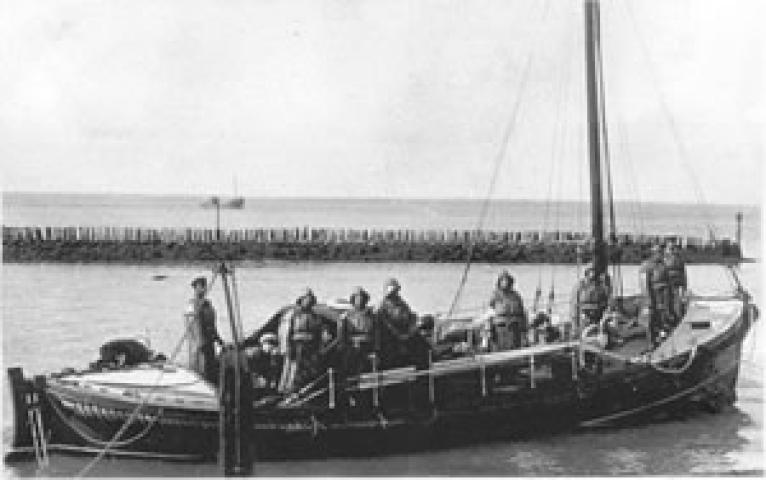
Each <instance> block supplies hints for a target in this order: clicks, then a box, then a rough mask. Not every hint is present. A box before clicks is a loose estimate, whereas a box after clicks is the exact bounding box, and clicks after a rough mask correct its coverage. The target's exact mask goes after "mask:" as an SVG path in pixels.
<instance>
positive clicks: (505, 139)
mask: <svg viewBox="0 0 766 480" xmlns="http://www.w3.org/2000/svg"><path fill="white" fill-rule="evenodd" d="M531 65H532V55H531V54H530V55H527V59H526V62H525V63H524V71H523V74H522V77H521V81H520V85H519V94H518V95H517V96H516V101H515V102H514V105H513V109H512V111H511V118H510V121H509V122H508V125H507V127H506V129H505V133H504V134H503V140H502V143H501V145H500V150H499V152H498V154H497V157H496V158H495V165H494V168H493V169H492V178H491V180H490V184H489V191H488V192H487V196H486V197H485V198H484V202H483V204H482V207H481V213H480V214H479V221H478V224H477V228H476V229H477V230H480V229H481V227H482V226H483V225H484V221H485V219H486V217H487V213H488V211H489V204H490V201H491V199H492V195H493V194H494V192H495V186H496V185H497V179H498V177H499V173H500V167H501V166H502V164H503V159H504V158H505V154H506V151H507V150H508V145H509V143H510V140H511V135H512V134H513V132H514V127H515V126H516V118H517V117H518V113H519V107H520V106H521V100H522V99H523V98H524V91H525V90H526V86H527V80H528V78H529V70H530V66H531ZM475 248H476V241H475V240H473V239H471V240H470V245H469V247H468V259H467V260H466V264H465V268H464V269H463V274H462V276H461V278H460V283H459V285H458V289H457V292H455V297H454V298H453V300H452V303H451V304H450V307H449V310H448V315H447V318H449V317H451V316H452V312H453V310H454V309H455V307H456V306H457V303H458V302H459V301H460V296H461V294H462V293H463V288H464V287H465V283H466V281H467V280H468V271H469V270H470V269H471V262H472V260H473V253H474V250H475Z"/></svg>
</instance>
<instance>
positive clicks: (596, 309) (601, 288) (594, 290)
mask: <svg viewBox="0 0 766 480" xmlns="http://www.w3.org/2000/svg"><path fill="white" fill-rule="evenodd" d="M573 299H574V301H575V304H574V305H573V312H574V318H573V320H574V322H575V324H576V325H577V327H578V329H581V328H582V327H584V326H586V325H594V324H596V325H597V324H599V323H600V322H601V318H602V316H603V315H604V311H605V310H606V307H607V303H608V301H609V290H608V289H607V287H606V286H605V285H604V284H603V282H602V281H601V280H600V279H599V278H598V277H597V276H596V271H595V270H594V269H593V267H588V268H586V269H585V278H584V279H583V280H582V281H581V282H580V283H579V284H578V286H577V290H576V291H575V294H574V296H573ZM581 318H584V320H585V322H586V325H580V321H581Z"/></svg>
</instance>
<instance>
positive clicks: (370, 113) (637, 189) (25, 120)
mask: <svg viewBox="0 0 766 480" xmlns="http://www.w3.org/2000/svg"><path fill="white" fill-rule="evenodd" d="M764 4H766V2H764V1H762V0H730V1H727V2H722V1H720V0H604V1H603V12H602V17H603V22H604V25H603V37H604V39H603V43H604V51H605V67H604V68H605V76H606V89H607V99H608V107H607V114H608V116H609V124H610V130H609V135H610V139H611V140H612V145H611V152H612V163H613V170H614V179H615V188H616V196H617V197H618V198H633V199H640V200H658V201H683V202H694V201H695V200H696V199H697V195H695V188H694V181H693V180H692V178H691V177H690V169H689V168H688V167H691V169H692V170H693V171H694V174H695V175H696V178H697V182H698V184H699V186H700V189H701V190H702V191H703V192H704V196H705V198H706V200H707V201H710V202H723V203H751V204H752V203H758V202H759V201H760V195H761V193H760V192H761V189H762V167H761V161H762V158H763V138H761V135H762V132H763V125H762V122H763V115H762V113H763V88H764V87H763V85H764V84H766V82H765V81H764V78H763V77H764V76H763V64H764V54H763V45H766V34H765V33H764V29H763V28H762V24H763V19H764V18H766V15H764V14H765V13H766V8H764ZM582 24H583V21H582V18H581V3H580V1H579V0H551V1H548V2H546V1H541V0H478V1H477V0H460V1H450V0H434V1H428V0H305V1H291V0H279V1H277V0H250V1H237V0H226V1H220V0H209V1H208V0H177V1H170V0H100V1H71V0H52V1H37V0H19V1H7V0H0V162H2V163H1V165H2V185H3V189H4V190H6V191H65V192H136V193H160V194H161V193H177V194H192V195H197V194H199V195H205V194H208V193H221V194H224V195H228V194H231V193H232V178H233V176H235V175H236V177H237V179H238V187H239V193H240V194H244V195H248V196H316V195H321V196H333V197H339V196H340V197H342V196H357V197H381V196H383V197H461V198H462V197H471V198H483V197H484V196H485V195H486V192H487V189H488V185H489V182H490V176H491V172H492V166H493V162H494V158H495V156H496V155H497V152H498V150H499V148H500V143H501V140H502V137H503V131H504V129H505V128H506V125H507V124H508V122H509V119H510V118H511V117H512V112H513V106H514V104H515V102H516V100H517V97H519V95H521V102H520V109H519V111H518V117H517V123H516V128H515V129H514V130H513V135H512V137H511V143H510V146H509V149H508V152H507V155H506V158H505V161H504V163H503V168H502V169H501V171H500V176H499V180H498V184H497V189H496V194H495V197H496V198H539V199H544V198H547V197H552V198H567V199H572V198H584V197H585V196H586V195H587V191H588V190H587V184H585V183H584V182H585V177H584V175H585V172H586V164H587V158H586V154H585V130H584V115H585V109H584V86H583V77H584V73H583V65H582V64H583V46H582ZM528 57H529V58H531V60H530V63H529V65H530V67H529V74H528V75H529V76H528V80H527V83H526V84H525V83H524V82H523V81H522V78H523V72H524V65H525V64H526V63H525V62H526V59H527V58H528ZM524 85H526V86H525V87H524ZM663 105H666V106H663ZM668 114H669V115H670V116H671V117H672V123H671V122H669V120H668V118H669V115H668ZM673 125H674V126H673ZM674 131H677V137H678V140H680V143H681V145H682V148H681V150H679V149H678V148H677V147H676V142H675V140H674V137H676V135H674V133H673V132H674Z"/></svg>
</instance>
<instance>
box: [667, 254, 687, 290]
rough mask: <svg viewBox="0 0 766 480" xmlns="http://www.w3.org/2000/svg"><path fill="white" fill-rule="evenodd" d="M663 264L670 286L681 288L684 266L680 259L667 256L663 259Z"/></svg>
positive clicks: (676, 256) (674, 256) (675, 256)
mask: <svg viewBox="0 0 766 480" xmlns="http://www.w3.org/2000/svg"><path fill="white" fill-rule="evenodd" d="M664 264H665V269H666V271H667V275H668V282H669V283H670V285H671V286H673V287H677V286H683V284H684V271H685V270H686V265H684V262H683V261H682V260H681V258H679V257H678V255H668V256H667V257H665V261H664Z"/></svg>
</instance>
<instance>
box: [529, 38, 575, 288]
mask: <svg viewBox="0 0 766 480" xmlns="http://www.w3.org/2000/svg"><path fill="white" fill-rule="evenodd" d="M565 38H566V36H565ZM568 67H569V62H564V65H563V67H562V68H560V69H559V70H558V75H557V76H558V79H559V81H558V84H557V92H556V93H557V94H556V114H555V117H554V124H553V135H552V139H551V151H550V161H549V163H548V165H549V166H548V168H549V170H548V171H549V174H548V192H547V194H546V196H545V214H544V216H543V232H546V231H547V229H548V227H549V221H550V213H551V210H552V208H551V203H552V202H553V201H554V199H553V185H554V183H558V182H557V180H558V177H557V176H556V175H555V174H554V171H556V168H555V165H556V158H557V155H558V154H559V145H560V143H561V142H562V138H563V134H564V123H565V119H566V117H565V115H563V114H562V111H563V110H565V108H564V107H565V102H566V81H567V79H568V77H569V75H568V73H569V72H568V71H569V68H568ZM555 208H556V211H557V213H558V205H556V207H555ZM554 231H558V216H557V215H556V228H555V229H554ZM553 268H555V265H554V267H553ZM542 271H543V264H540V265H539V266H538V269H537V289H536V291H535V299H537V296H538V292H540V291H541V289H542ZM552 280H553V273H551V281H552ZM551 288H553V287H552V286H551Z"/></svg>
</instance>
